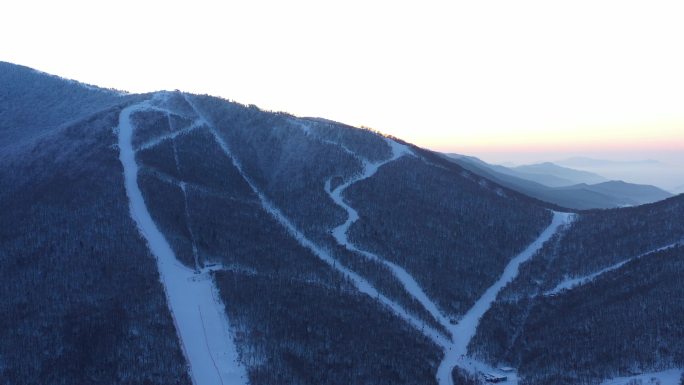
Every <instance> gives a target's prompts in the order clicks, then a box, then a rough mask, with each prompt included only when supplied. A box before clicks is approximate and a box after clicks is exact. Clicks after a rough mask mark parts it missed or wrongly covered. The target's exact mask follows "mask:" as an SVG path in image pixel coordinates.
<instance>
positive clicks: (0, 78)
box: [0, 62, 121, 151]
mask: <svg viewBox="0 0 684 385" xmlns="http://www.w3.org/2000/svg"><path fill="white" fill-rule="evenodd" d="M0 84H2V87H0V106H2V108H1V109H0V149H3V150H4V151H7V147H9V146H12V145H17V144H20V143H23V142H24V141H26V140H28V139H30V138H32V137H33V136H36V135H39V134H41V133H46V132H49V131H50V130H51V129H53V128H55V127H58V126H60V125H64V124H69V123H74V122H75V121H77V120H78V119H81V118H84V117H87V116H89V115H92V114H94V113H96V112H98V111H101V110H104V109H106V108H109V107H112V106H114V105H116V104H118V103H120V102H121V94H120V93H119V92H115V91H111V90H105V89H101V88H96V87H92V86H88V85H85V84H81V83H78V82H75V81H70V80H65V79H62V78H59V77H56V76H52V75H48V74H45V73H42V72H38V71H35V70H33V69H31V68H27V67H22V66H18V65H14V64H10V63H6V62H0Z"/></svg>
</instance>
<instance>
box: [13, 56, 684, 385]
mask: <svg viewBox="0 0 684 385" xmlns="http://www.w3.org/2000/svg"><path fill="white" fill-rule="evenodd" d="M2 68H3V71H4V70H5V69H6V71H7V72H6V73H11V76H0V89H3V90H4V89H11V90H12V91H11V92H9V93H7V95H8V96H6V97H4V98H3V99H0V102H1V104H0V117H1V119H0V135H3V136H1V137H2V142H0V144H1V145H2V147H1V148H2V152H0V165H2V167H0V212H2V215H1V216H0V251H1V252H0V265H1V266H3V268H2V269H0V314H3V317H0V321H2V324H3V326H4V327H3V328H0V330H1V331H0V379H1V380H2V383H7V384H46V383H55V384H70V383H78V384H80V383H88V384H202V385H211V384H224V385H225V384H253V385H257V384H351V383H353V384H360V383H363V384H440V385H443V384H461V383H481V382H482V381H485V379H488V380H494V379H496V378H503V377H505V378H506V379H505V383H509V384H517V383H521V384H523V383H530V384H547V383H548V384H551V383H569V382H568V381H570V380H571V379H572V380H577V379H580V380H581V381H583V382H586V383H592V382H593V383H595V382H600V381H602V380H604V379H608V378H611V377H620V376H623V377H624V376H626V375H632V374H634V373H632V372H633V371H634V368H639V370H642V371H656V370H660V371H662V370H665V369H668V370H670V371H669V372H667V373H670V374H671V373H675V374H676V371H680V369H681V368H682V367H684V359H683V358H682V357H684V354H683V352H684V346H682V344H681V343H680V342H678V341H677V340H676V339H674V340H673V339H672V336H675V335H682V333H684V329H682V327H683V326H682V325H681V323H670V322H669V320H670V319H671V318H669V317H671V316H672V315H676V314H679V313H677V312H681V311H682V309H683V308H682V306H683V305H682V304H681V301H672V299H673V298H681V297H677V295H678V293H679V291H678V290H681V289H682V287H684V286H683V285H682V284H681V283H679V282H677V281H674V280H672V279H671V278H670V277H671V276H673V275H674V274H676V272H677V270H676V268H678V267H677V266H678V265H677V263H679V262H678V261H681V260H682V257H684V254H682V252H681V247H679V246H677V244H676V242H677V239H681V237H682V235H683V231H684V229H683V228H682V222H681V212H680V211H681V207H682V205H681V202H680V201H681V199H679V198H681V197H677V198H672V199H671V200H668V201H665V202H661V204H658V205H655V206H643V207H642V206H640V207H637V208H633V209H625V210H611V211H606V212H603V211H601V212H579V213H570V212H569V210H566V209H562V208H561V207H558V206H552V205H550V204H546V203H543V202H541V201H539V200H537V199H534V198H530V197H528V196H526V195H523V194H521V193H519V192H517V191H515V190H513V189H509V188H507V187H504V186H502V185H501V184H498V183H497V182H496V181H494V180H491V179H488V178H487V177H483V176H480V175H477V174H476V173H473V172H472V171H469V170H467V169H465V168H463V167H461V166H459V165H458V164H455V163H453V162H452V161H449V160H447V159H445V158H444V157H443V156H442V155H441V154H436V153H433V152H431V151H428V150H425V149H421V148H419V147H416V146H413V145H411V144H409V143H406V142H403V141H401V140H400V139H398V138H391V137H385V136H382V135H380V134H378V133H376V132H372V131H369V130H364V129H358V128H354V127H349V126H346V125H344V124H340V123H336V122H331V121H328V120H324V119H309V118H297V117H294V116H291V115H289V114H285V113H274V112H269V111H263V110H260V109H258V108H256V107H254V106H245V105H242V104H238V103H234V102H230V101H227V100H223V99H219V98H214V97H210V96H199V95H191V94H184V93H180V92H155V93H151V94H141V95H132V94H124V93H120V92H113V91H109V90H101V89H97V88H94V87H92V86H86V85H83V84H80V83H77V82H73V81H68V80H64V79H59V78H56V77H53V76H50V75H46V74H42V73H39V72H36V71H33V70H30V69H27V68H24V67H18V66H13V65H11V64H3V67H2ZM6 73H5V74H6ZM3 75H4V74H3ZM7 79H10V80H7ZM4 95H5V94H3V96H4ZM22 95H25V96H22ZM62 101H63V102H62ZM72 104H73V105H72ZM31 111H36V113H35V115H34V114H32V113H31ZM605 232H608V233H607V234H606V236H601V234H603V233H605ZM637 234H638V235H639V236H636V235H637ZM668 245H670V246H669V247H666V246H668ZM575 247H576V248H577V249H575ZM559 250H565V251H567V252H565V251H564V252H563V253H562V254H559V253H560V251H559ZM582 250H589V251H590V253H589V254H586V253H583V252H581V251H582ZM649 250H657V251H655V252H656V253H665V254H664V256H662V257H658V258H645V257H644V258H636V257H635V256H636V255H637V254H638V255H641V254H643V253H645V252H648V251H649ZM571 251H572V253H571ZM573 253H575V254H577V256H576V257H575V258H576V259H577V261H575V260H574V259H573V255H575V254H573ZM617 254H619V255H624V258H622V259H620V257H618V256H617ZM590 257H591V258H590ZM587 258H590V259H588V260H589V261H591V263H585V262H582V261H585V260H587ZM629 258H633V259H634V261H636V262H631V259H630V260H628V259H629ZM547 259H551V260H558V261H560V262H561V263H558V264H554V263H542V262H543V261H546V260H547ZM625 261H626V262H625ZM621 262H625V263H623V265H620V266H617V267H615V265H616V264H618V263H621ZM633 263H649V264H650V265H649V266H650V267H648V269H650V270H648V271H651V272H652V273H651V275H652V281H653V282H656V283H657V282H660V281H658V280H659V279H661V280H662V282H663V283H662V284H661V283H658V285H660V286H658V287H661V286H663V285H666V284H667V285H668V286H667V287H668V288H670V289H668V290H671V291H669V292H667V293H666V292H664V291H663V290H660V291H655V292H653V293H654V294H649V295H650V297H649V298H650V299H649V301H651V300H652V301H656V302H654V303H656V304H658V306H657V307H654V308H653V309H652V311H650V312H642V313H641V316H642V317H643V320H642V321H643V322H644V323H643V325H644V327H643V328H642V330H641V331H642V335H643V338H644V341H649V343H651V342H653V341H656V342H658V343H659V344H658V345H657V346H658V348H657V349H656V350H657V351H656V350H654V351H652V352H651V351H649V350H645V351H643V352H642V354H641V355H634V354H631V353H629V354H627V353H624V354H623V352H622V351H621V350H615V351H614V352H613V356H614V357H613V359H611V360H606V361H605V362H602V363H601V364H600V365H599V364H597V362H596V361H585V360H579V359H578V360H577V361H576V362H577V364H576V365H575V366H574V369H573V371H572V376H568V375H567V374H568V373H567V370H566V369H565V368H564V367H563V366H562V365H560V364H554V365H549V366H547V367H540V365H539V356H530V355H529V354H528V352H529V349H531V347H533V348H534V349H537V350H534V351H542V352H546V351H547V350H548V351H549V352H554V354H556V355H558V356H559V355H561V354H563V352H565V349H566V347H565V346H558V345H555V343H557V341H555V340H550V339H548V338H547V336H548V333H549V332H550V331H553V332H554V333H557V332H558V331H559V330H560V333H557V334H559V335H567V336H574V334H573V333H574V330H573V329H572V326H571V325H568V324H567V323H558V324H550V323H549V325H551V326H549V327H548V328H547V329H539V328H537V329H535V328H530V327H522V326H519V325H520V323H519V322H517V320H518V318H515V317H517V315H515V314H517V313H515V312H517V311H523V312H525V311H527V312H528V313H529V314H537V313H535V311H536V310H535V309H537V308H536V307H535V308H532V310H530V308H529V307H527V306H526V304H527V303H528V302H529V303H531V302H530V301H532V300H530V299H528V300H527V302H524V303H517V302H513V301H511V298H513V297H515V296H518V298H533V299H534V300H535V301H537V300H538V301H542V302H540V303H542V304H546V303H545V302H543V301H544V298H547V297H546V296H544V295H543V293H544V291H543V290H547V291H548V290H552V289H553V288H554V287H555V286H554V285H558V284H560V283H562V282H563V279H565V278H564V277H565V275H568V276H569V277H570V278H573V277H575V276H576V275H577V276H579V275H581V274H585V275H586V274H592V273H594V272H596V271H600V270H602V269H603V270H605V269H606V268H611V267H612V270H610V273H605V274H603V275H606V276H609V275H610V276H612V275H614V274H627V275H628V276H629V274H631V273H630V271H631V270H630V269H633ZM585 270H586V271H585ZM600 279H602V278H600ZM600 279H599V278H596V279H595V281H596V282H599V280H600ZM593 281H594V279H593V278H592V282H593ZM652 281H649V282H652ZM530 282H535V283H536V282H539V283H538V285H541V286H542V287H543V290H542V291H541V293H542V295H536V296H534V295H531V294H529V293H528V292H529V291H530V289H528V286H527V285H528V284H529V283H530ZM625 282H631V281H625ZM586 287H591V285H589V284H582V285H581V288H577V289H575V288H573V289H571V291H572V290H585V289H584V288H586ZM559 293H560V292H559ZM562 293H563V294H559V295H558V296H557V297H553V298H564V297H563V296H565V295H566V294H564V293H565V292H562ZM601 293H602V292H597V293H594V294H593V295H595V296H596V297H597V298H603V297H605V295H604V294H601ZM665 294H667V295H668V296H667V297H665V296H664V295H665ZM621 295H622V296H623V297H624V298H625V300H626V301H628V302H629V301H632V302H633V303H636V304H639V303H641V302H639V301H640V299H639V298H641V297H639V296H638V293H637V292H634V293H632V292H627V293H622V294H621ZM634 301H636V302H634ZM658 301H660V302H658ZM632 302H629V303H630V304H631V303H632ZM535 303H536V302H535ZM649 303H650V302H649ZM665 304H666V305H667V306H664V305H665ZM661 305H663V306H661ZM502 306H503V307H504V308H505V309H504V310H502V308H501V307H502ZM630 306H631V305H630ZM635 306H636V305H635ZM558 309H562V308H558V307H552V308H550V309H546V308H544V309H542V310H543V312H542V313H539V314H540V315H539V317H542V318H543V317H554V316H555V315H554V313H553V312H554V311H561V310H558ZM493 311H495V313H494V314H493V313H492V312H493ZM563 311H566V310H563ZM614 311H615V312H616V314H617V316H619V319H621V320H622V319H627V317H629V316H631V315H632V313H631V312H625V313H624V314H623V313H621V312H620V308H619V306H618V307H615V308H614ZM507 312H512V313H511V314H513V315H515V317H514V318H511V320H513V321H515V322H511V323H510V327H508V326H498V328H497V327H494V328H492V327H491V325H494V324H495V323H494V322H493V321H492V320H491V319H492V317H495V320H496V319H498V318H496V317H498V315H499V314H509V313H507ZM583 314H584V313H583ZM512 317H513V316H512ZM540 319H541V318H540ZM544 319H545V318H544ZM659 319H665V320H668V321H667V323H666V324H657V325H661V326H662V327H661V326H657V325H656V324H655V322H654V321H655V320H659ZM592 320H593V318H591V317H589V316H587V319H586V322H587V324H588V325H592ZM665 326H667V327H666V329H663V327H665ZM537 331H538V332H537ZM509 333H514V334H516V335H520V336H521V337H520V339H519V340H520V341H522V342H524V344H522V345H520V344H515V343H514V344H510V348H508V347H507V349H508V350H507V355H506V354H504V355H502V354H499V353H498V350H497V349H498V348H492V347H491V346H494V345H492V343H490V342H488V341H490V339H492V338H494V339H495V340H496V339H497V338H499V336H508V335H509ZM677 333H679V334H677ZM554 335H556V334H554ZM583 336H585V337H586V338H588V341H589V342H591V341H594V340H595V341H596V343H597V344H598V343H600V344H602V346H611V345H610V344H617V343H619V341H620V338H621V337H620V336H619V335H612V336H611V335H608V336H604V335H601V336H599V335H592V333H591V332H588V334H587V333H585V334H583ZM587 336H588V337H587ZM568 343H569V342H568ZM535 344H536V345H535ZM644 346H646V347H648V348H651V347H652V346H655V345H653V344H650V345H644ZM586 349H587V353H586V354H588V355H589V356H591V357H595V356H596V355H598V354H599V353H601V352H600V351H599V350H592V349H591V344H589V345H588V347H587V348H586ZM601 354H605V353H601ZM554 357H556V356H554ZM627 360H630V362H631V363H632V365H631V366H629V367H626V366H625V362H626V361H627ZM506 366H511V367H512V368H511V369H509V368H504V367H506ZM680 372H681V371H680ZM483 373H487V376H488V377H486V376H484V375H483ZM575 383H577V382H575Z"/></svg>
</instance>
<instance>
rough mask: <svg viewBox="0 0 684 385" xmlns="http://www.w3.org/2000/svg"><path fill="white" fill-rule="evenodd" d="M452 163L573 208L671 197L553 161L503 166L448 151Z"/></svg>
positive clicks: (517, 189)
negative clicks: (608, 179) (559, 164)
mask: <svg viewBox="0 0 684 385" xmlns="http://www.w3.org/2000/svg"><path fill="white" fill-rule="evenodd" d="M448 157H449V158H451V159H452V160H453V161H454V162H456V163H458V164H459V165H460V166H462V167H464V168H466V169H468V170H471V171H472V172H474V173H476V174H478V175H482V176H485V177H486V178H489V179H492V180H494V181H496V182H497V183H500V184H501V185H503V186H506V187H508V188H511V189H514V190H516V191H519V192H521V193H523V194H526V195H529V196H531V197H534V198H537V199H540V200H542V201H545V202H549V203H553V204H556V205H559V206H562V207H568V208H573V209H595V208H614V207H624V206H636V205H640V204H646V203H651V202H657V201H660V200H663V199H666V198H669V197H671V196H672V194H671V193H669V192H667V191H665V190H662V189H659V188H657V187H655V186H649V185H640V184H633V183H627V182H623V181H607V180H606V179H605V178H603V177H602V176H600V175H598V174H594V173H591V172H586V171H579V170H573V169H571V168H567V167H562V166H558V165H556V164H554V163H540V164H534V165H527V166H517V167H511V168H509V167H504V166H499V165H492V164H489V163H486V162H484V161H482V160H480V159H478V158H475V157H471V156H464V155H459V154H448Z"/></svg>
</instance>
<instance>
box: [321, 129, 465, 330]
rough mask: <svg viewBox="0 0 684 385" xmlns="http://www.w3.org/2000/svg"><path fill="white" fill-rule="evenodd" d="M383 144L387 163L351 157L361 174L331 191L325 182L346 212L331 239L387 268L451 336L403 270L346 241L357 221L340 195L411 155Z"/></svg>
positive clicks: (446, 322) (396, 146)
mask: <svg viewBox="0 0 684 385" xmlns="http://www.w3.org/2000/svg"><path fill="white" fill-rule="evenodd" d="M387 144H388V145H389V146H390V148H391V150H392V155H391V156H390V157H389V158H388V159H386V160H383V161H380V162H370V161H368V160H366V159H363V158H362V157H360V156H359V155H357V154H354V153H352V155H354V156H355V157H356V158H357V159H359V160H360V161H361V162H362V164H363V169H362V172H361V174H359V175H357V176H355V177H353V178H351V179H349V180H347V181H346V182H344V183H343V184H341V185H339V186H337V187H336V188H334V189H331V185H330V179H328V180H327V181H326V182H325V191H326V192H327V193H328V195H329V196H330V198H332V200H333V201H334V202H335V204H337V205H338V206H340V207H342V208H343V209H344V210H345V211H346V212H347V220H346V221H345V222H344V223H342V224H341V225H339V226H337V227H336V228H334V229H333V230H332V234H333V237H334V238H335V241H337V243H338V244H339V245H341V246H344V247H345V248H347V249H348V250H350V251H353V252H356V253H359V254H361V255H363V256H364V257H366V258H368V259H371V260H373V261H377V262H380V263H382V264H383V265H385V266H386V267H387V268H389V269H390V271H391V272H392V274H393V275H394V276H395V278H397V280H398V281H399V282H400V283H401V285H402V286H403V287H404V289H405V290H406V291H407V292H408V293H409V294H411V296H412V297H414V298H415V299H416V300H417V301H418V302H419V303H420V304H421V305H422V306H423V308H425V310H427V311H428V312H429V313H430V315H431V316H432V317H433V318H434V319H435V320H437V321H438V322H439V323H440V324H441V325H442V326H443V327H444V328H445V329H446V330H449V331H450V333H451V330H450V327H451V326H452V325H451V324H450V322H449V320H448V319H447V317H446V316H445V315H444V313H443V312H441V311H440V310H439V308H438V307H437V304H435V303H434V302H433V301H432V300H431V299H430V297H428V295H427V294H425V292H424V291H423V289H422V288H421V287H420V285H419V284H418V282H417V281H416V280H415V279H414V278H413V276H411V274H409V273H408V272H407V271H406V270H405V269H404V268H403V267H401V266H399V265H397V264H396V263H393V262H390V261H388V260H386V259H384V258H381V257H380V256H378V255H376V254H373V253H371V252H369V251H366V250H362V249H360V248H358V247H356V246H355V245H354V244H353V243H352V242H350V241H349V238H348V236H347V232H348V231H349V228H350V227H351V226H352V225H353V224H354V223H355V222H356V221H358V220H359V213H358V212H357V211H356V210H355V209H354V208H353V207H351V206H350V205H348V204H347V203H346V202H345V201H344V198H343V197H342V194H343V193H344V191H345V190H346V189H347V188H349V187H350V186H352V185H353V184H355V183H357V182H360V181H362V180H364V179H368V178H370V177H372V176H373V175H375V173H376V172H377V171H378V169H379V168H380V167H382V166H383V165H385V164H387V163H390V162H392V161H395V160H397V159H399V158H401V157H402V156H405V155H409V154H411V151H410V150H409V149H408V148H407V147H406V146H404V145H402V144H399V143H397V142H395V141H393V140H390V139H387ZM451 334H452V335H451V338H452V339H453V337H454V336H453V333H451Z"/></svg>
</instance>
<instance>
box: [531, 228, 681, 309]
mask: <svg viewBox="0 0 684 385" xmlns="http://www.w3.org/2000/svg"><path fill="white" fill-rule="evenodd" d="M682 242H683V241H679V242H675V243H671V244H669V245H666V246H663V247H659V248H657V249H654V250H650V251H647V252H645V253H642V254H639V255H637V256H636V257H632V258H628V259H625V260H624V261H621V262H618V263H616V264H614V265H611V266H608V267H606V268H604V269H601V270H599V271H596V272H594V273H591V274H587V275H585V276H582V277H574V278H567V279H565V280H563V281H562V282H560V283H559V284H558V285H556V287H554V288H553V289H551V290H549V291H547V292H545V293H544V295H546V296H552V295H556V294H559V293H560V292H562V291H565V290H570V289H574V288H576V287H579V286H582V285H586V284H588V283H590V282H592V281H594V280H595V279H596V278H598V277H599V276H600V275H603V274H605V273H608V272H611V271H613V270H617V269H619V268H621V267H622V266H624V265H625V264H627V263H629V262H631V261H634V260H636V259H639V258H642V257H645V256H648V255H650V254H653V253H657V252H659V251H663V250H667V249H671V248H673V247H675V246H677V245H680V244H682Z"/></svg>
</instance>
